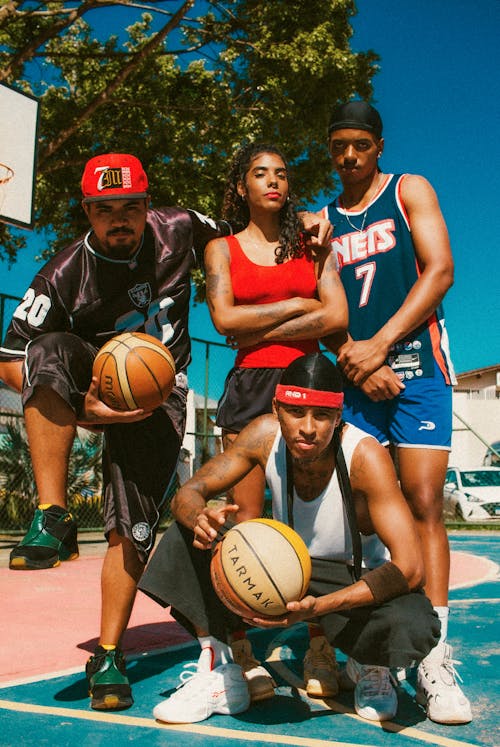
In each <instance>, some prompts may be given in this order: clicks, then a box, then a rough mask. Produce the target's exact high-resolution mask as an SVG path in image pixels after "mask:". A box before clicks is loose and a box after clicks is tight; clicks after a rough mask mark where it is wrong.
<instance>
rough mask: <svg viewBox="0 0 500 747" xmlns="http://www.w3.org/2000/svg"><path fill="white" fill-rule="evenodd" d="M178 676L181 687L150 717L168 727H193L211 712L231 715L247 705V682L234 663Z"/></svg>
mask: <svg viewBox="0 0 500 747" xmlns="http://www.w3.org/2000/svg"><path fill="white" fill-rule="evenodd" d="M192 666H195V667H196V666H197V665H196V664H191V665H190V664H188V665H187V667H186V668H185V670H184V672H183V673H182V674H181V684H180V685H179V686H178V688H177V690H176V692H175V693H173V695H171V696H170V697H169V698H167V699H166V700H163V701H162V702H161V703H158V705H157V706H155V708H154V710H153V715H154V717H155V718H156V719H158V721H166V722H167V723H169V724H193V723H195V722H196V721H204V720H205V719H206V718H208V717H209V716H211V715H212V713H223V714H228V715H233V714H235V713H242V712H243V711H246V710H247V708H248V707H249V705H250V695H249V692H248V685H247V681H246V680H245V678H244V677H243V672H242V671H241V667H239V666H238V665H237V664H221V666H219V667H216V668H215V669H213V670H212V671H211V672H199V671H198V670H196V671H193V670H192V669H191V671H189V669H188V667H192Z"/></svg>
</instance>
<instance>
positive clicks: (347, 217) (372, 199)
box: [339, 176, 380, 233]
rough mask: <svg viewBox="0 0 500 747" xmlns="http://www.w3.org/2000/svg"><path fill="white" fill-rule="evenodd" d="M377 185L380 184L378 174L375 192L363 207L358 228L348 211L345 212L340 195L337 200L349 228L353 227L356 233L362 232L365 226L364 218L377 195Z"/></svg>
mask: <svg viewBox="0 0 500 747" xmlns="http://www.w3.org/2000/svg"><path fill="white" fill-rule="evenodd" d="M379 185H380V176H379V178H378V179H377V181H376V189H375V194H374V197H372V198H371V200H370V202H369V203H368V205H367V206H366V208H365V210H364V213H363V220H362V221H361V227H360V228H358V226H355V225H354V223H353V222H352V221H351V219H350V218H349V214H348V212H347V208H345V207H344V201H343V199H342V197H340V199H339V202H340V206H341V208H342V209H343V211H344V218H345V219H346V221H347V222H348V223H349V225H350V226H351V228H354V230H355V231H357V232H358V233H363V231H364V228H365V224H366V218H367V215H368V209H369V208H370V205H371V204H372V203H373V201H374V200H375V197H377V196H378V192H379Z"/></svg>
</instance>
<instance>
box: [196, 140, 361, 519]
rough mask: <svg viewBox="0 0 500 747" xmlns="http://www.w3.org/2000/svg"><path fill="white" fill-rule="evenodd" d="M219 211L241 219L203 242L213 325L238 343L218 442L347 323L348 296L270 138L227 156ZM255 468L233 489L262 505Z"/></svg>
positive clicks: (228, 438)
mask: <svg viewBox="0 0 500 747" xmlns="http://www.w3.org/2000/svg"><path fill="white" fill-rule="evenodd" d="M223 217H224V218H225V219H226V220H228V221H230V222H231V225H233V226H238V227H241V230H240V231H239V232H238V233H236V234H235V235H234V236H229V237H226V238H225V239H215V240H214V241H210V242H209V243H208V244H207V247H206V250H205V268H206V277H207V285H206V288H207V301H208V307H209V310H210V315H211V317H212V321H213V323H214V325H215V327H216V329H217V331H218V332H219V333H220V334H222V335H225V336H226V338H227V340H228V342H229V344H231V346H232V347H233V348H234V349H235V350H237V351H238V352H237V356H236V361H235V365H234V368H233V369H232V370H231V371H230V372H229V374H228V376H227V379H226V382H225V387H224V393H223V395H222V397H221V399H220V401H219V406H218V410H217V421H216V422H217V425H219V426H220V427H221V428H222V434H223V444H224V448H227V447H228V446H229V445H230V443H231V442H232V441H234V439H235V438H236V436H237V434H238V433H239V432H240V431H241V430H242V428H243V427H244V426H245V425H247V423H249V422H250V421H251V420H253V419H254V418H255V417H257V416H258V415H263V414H264V413H269V412H271V411H272V399H273V396H274V390H275V388H276V384H277V383H278V381H279V379H280V377H281V374H282V372H283V370H284V369H285V368H286V367H287V366H288V365H289V364H290V363H291V362H292V361H293V360H295V358H297V357H299V356H301V355H304V354H306V353H311V352H314V351H317V350H318V349H319V346H318V340H319V339H320V338H321V337H324V336H326V335H329V334H331V333H332V332H339V331H343V330H345V329H346V328H347V302H346V298H345V294H344V290H343V287H342V285H341V283H340V280H339V276H338V274H337V271H336V269H335V263H334V259H333V256H332V254H331V252H330V247H329V246H320V245H319V244H318V240H317V239H316V238H315V237H312V236H309V237H308V238H307V239H306V235H305V234H304V228H303V225H302V222H301V220H300V218H299V216H298V215H297V211H296V207H295V205H294V202H293V197H292V194H291V192H290V183H289V173H288V166H287V163H286V160H285V158H284V156H283V154H282V153H281V152H280V151H279V150H278V149H277V148H276V147H275V146H273V145H264V144H252V145H249V146H246V147H244V148H241V149H240V150H239V151H238V152H237V154H236V156H235V158H234V160H233V163H232V167H231V169H230V172H229V175H228V178H227V184H226V191H225V195H224V205H223ZM264 488H265V478H264V473H263V472H262V470H261V469H260V468H256V469H254V470H253V471H252V472H251V473H250V474H249V475H247V477H246V478H245V479H244V480H242V481H241V482H240V483H238V485H236V486H235V487H234V488H233V491H232V499H233V500H234V502H235V503H236V504H238V503H239V500H238V496H241V495H242V494H243V493H244V495H245V501H244V503H242V504H241V505H245V506H251V507H252V510H251V513H249V515H248V517H247V516H246V515H245V516H243V515H241V512H239V514H238V521H241V520H244V519H245V518H253V517H255V516H260V515H261V513H262V509H263V505H264Z"/></svg>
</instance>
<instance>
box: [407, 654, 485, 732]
mask: <svg viewBox="0 0 500 747" xmlns="http://www.w3.org/2000/svg"><path fill="white" fill-rule="evenodd" d="M452 654H453V649H452V648H451V646H449V645H448V644H447V643H443V642H442V641H440V642H439V643H438V645H437V646H436V647H435V648H433V649H432V651H431V652H430V654H428V655H427V656H426V657H425V659H423V660H422V661H421V662H420V664H419V665H418V669H417V694H416V701H417V703H420V705H423V706H424V707H425V710H426V711H427V716H428V718H430V719H431V721H435V722H436V723H438V724H468V723H469V721H472V711H471V707H470V702H469V700H468V698H467V697H466V696H465V695H464V693H463V692H462V690H461V688H460V686H459V685H458V684H457V677H458V679H459V680H460V682H461V681H462V680H461V678H460V675H459V674H458V672H457V671H456V669H455V666H454V665H455V664H460V663H461V662H459V661H454V660H453V659H452Z"/></svg>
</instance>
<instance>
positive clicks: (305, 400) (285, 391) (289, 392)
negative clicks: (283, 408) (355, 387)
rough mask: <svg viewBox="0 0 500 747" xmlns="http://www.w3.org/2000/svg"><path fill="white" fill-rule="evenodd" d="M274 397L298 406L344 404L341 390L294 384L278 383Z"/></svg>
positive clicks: (279, 400)
mask: <svg viewBox="0 0 500 747" xmlns="http://www.w3.org/2000/svg"><path fill="white" fill-rule="evenodd" d="M275 396H276V399H277V400H278V402H283V403H284V404H286V405H298V406H299V407H334V408H339V407H342V405H343V404H344V394H343V392H322V391H320V390H319V389H305V388H304V387H301V386H295V385H294V384H278V386H277V387H276V394H275Z"/></svg>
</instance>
